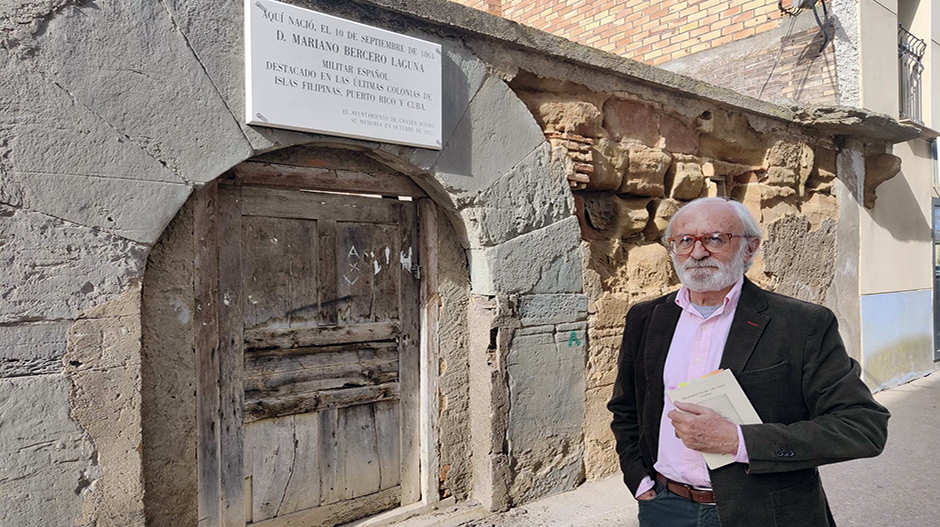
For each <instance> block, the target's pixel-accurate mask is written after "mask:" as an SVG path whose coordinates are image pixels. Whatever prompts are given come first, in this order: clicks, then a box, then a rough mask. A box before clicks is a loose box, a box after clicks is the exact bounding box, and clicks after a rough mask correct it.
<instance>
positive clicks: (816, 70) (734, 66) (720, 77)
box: [667, 26, 838, 105]
mask: <svg viewBox="0 0 940 527" xmlns="http://www.w3.org/2000/svg"><path fill="white" fill-rule="evenodd" d="M830 35H832V31H831V30H830ZM780 42H781V41H780V40H774V41H773V42H772V44H773V45H771V46H770V47H766V48H763V49H760V48H756V49H753V48H752V49H749V50H747V51H745V52H742V53H725V54H722V55H721V56H712V55H713V54H711V53H703V54H702V55H701V57H698V56H697V57H696V58H697V59H698V60H696V61H694V62H692V61H687V62H688V64H685V65H684V66H683V67H681V68H680V67H675V66H672V65H667V67H668V69H671V70H673V71H676V72H678V73H682V74H683V75H689V76H690V77H694V78H696V79H699V80H703V81H705V82H708V83H711V84H715V85H716V86H722V87H725V88H729V89H732V90H734V91H736V92H739V93H743V94H745V95H750V96H751V97H758V98H761V99H765V100H770V101H774V102H779V103H782V104H786V103H789V102H798V103H803V104H815V105H837V104H838V92H837V88H838V84H837V82H836V57H835V51H834V50H833V47H832V45H831V44H830V45H828V46H826V49H825V50H824V51H823V52H822V53H820V51H819V46H820V45H821V44H822V42H823V35H822V33H821V32H820V31H819V28H817V27H815V26H813V27H812V28H810V29H806V30H803V31H798V32H794V33H793V34H792V35H791V36H790V38H789V39H787V40H786V44H785V45H784V46H783V50H782V52H781V50H780V45H781V44H780ZM778 54H779V55H780V60H779V62H778V63H777V67H776V68H774V62H775V61H777V55H778ZM716 55H717V54H716ZM771 70H772V71H773V76H772V77H771V76H770V74H771ZM768 77H769V80H768ZM765 82H766V87H764V83H765ZM762 89H763V93H762V92H761V90H762Z"/></svg>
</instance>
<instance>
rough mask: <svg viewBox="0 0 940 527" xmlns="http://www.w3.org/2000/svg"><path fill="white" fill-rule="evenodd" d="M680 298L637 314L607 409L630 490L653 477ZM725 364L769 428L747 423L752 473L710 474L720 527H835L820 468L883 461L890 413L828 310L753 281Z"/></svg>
mask: <svg viewBox="0 0 940 527" xmlns="http://www.w3.org/2000/svg"><path fill="white" fill-rule="evenodd" d="M675 299H676V293H672V294H669V295H666V296H663V297H660V298H657V299H655V300H650V301H647V302H643V303H640V304H637V305H636V306H634V307H633V308H632V309H630V311H629V313H627V320H626V325H625V328H624V333H623V343H622V344H621V347H620V357H619V362H618V372H617V380H616V383H615V384H614V394H613V397H612V398H611V400H610V403H609V404H608V405H607V407H608V408H609V409H610V411H611V412H613V414H614V420H613V423H612V424H611V428H612V429H613V431H614V436H615V438H616V440H617V453H618V454H619V456H620V468H621V469H622V470H623V479H624V482H625V483H626V484H627V486H628V487H629V488H630V491H631V492H632V493H634V494H635V493H636V490H637V487H638V486H639V484H640V482H641V481H642V479H643V477H644V476H650V475H652V473H653V464H654V463H656V456H657V452H658V444H659V424H660V418H661V416H662V413H663V396H664V392H663V368H664V365H665V363H666V354H667V353H668V351H669V345H670V343H671V341H672V335H673V332H674V331H675V328H676V324H677V323H678V320H679V315H680V314H681V312H682V308H680V307H679V306H678V305H676V302H675ZM721 367H722V368H725V369H729V370H731V371H732V372H733V373H734V375H735V377H736V378H737V379H738V382H739V383H740V384H741V387H742V388H743V389H744V392H745V393H746V394H747V396H748V398H749V399H750V400H751V403H752V404H753V405H754V408H755V410H757V413H758V414H759V415H760V417H761V421H762V422H763V423H764V424H759V425H745V426H742V427H741V429H742V433H743V435H744V444H745V446H746V447H747V453H748V458H749V459H750V464H743V463H732V464H730V465H727V466H725V467H722V468H719V469H717V470H711V471H710V475H711V481H712V487H713V488H714V491H715V501H716V502H717V505H718V514H719V516H720V517H721V524H722V527H755V526H759V527H765V526H777V527H795V526H799V527H817V526H819V527H823V526H834V525H835V523H834V521H833V520H832V514H831V513H830V511H829V505H828V503H827V502H826V495H825V493H824V492H823V489H822V484H821V482H820V479H819V472H818V471H817V469H816V467H818V466H819V465H824V464H826V463H835V462H838V461H846V460H849V459H855V458H861V457H872V456H876V455H878V454H880V453H881V451H882V449H883V448H884V445H885V441H886V439H887V434H888V429H887V426H888V417H890V414H889V413H888V411H887V410H886V409H885V408H884V407H883V406H881V405H880V404H878V403H877V402H875V400H874V399H873V398H872V396H871V392H870V391H869V389H868V387H867V386H865V384H864V383H863V382H862V381H861V379H860V378H859V374H860V371H861V369H860V367H859V365H858V362H856V361H855V360H853V359H852V358H850V357H849V356H848V355H847V354H846V352H845V347H844V346H843V345H842V339H841V338H840V337H839V330H838V326H837V323H836V318H835V315H833V313H832V311H830V310H829V309H827V308H825V307H822V306H819V305H816V304H810V303H806V302H802V301H800V300H796V299H793V298H790V297H786V296H782V295H778V294H775V293H771V292H769V291H764V290H762V289H760V288H759V287H757V286H756V285H754V284H753V283H751V282H750V281H749V280H747V279H745V280H744V286H743V289H742V291H741V297H740V299H739V301H738V307H737V311H736V312H735V314H734V320H733V321H732V323H731V331H730V333H729V334H728V342H727V344H726V345H725V349H724V353H723V355H722V359H721Z"/></svg>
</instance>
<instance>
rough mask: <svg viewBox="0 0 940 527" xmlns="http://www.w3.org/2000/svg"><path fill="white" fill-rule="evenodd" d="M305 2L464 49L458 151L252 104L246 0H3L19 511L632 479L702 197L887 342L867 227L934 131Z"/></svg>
mask: <svg viewBox="0 0 940 527" xmlns="http://www.w3.org/2000/svg"><path fill="white" fill-rule="evenodd" d="M258 3H260V2H258ZM246 5H247V6H248V7H247V8H248V9H254V8H256V5H255V3H254V2H252V3H246ZM296 5H299V6H301V7H306V8H309V9H313V10H316V11H318V12H322V13H325V14H329V15H334V16H337V17H342V18H345V19H347V20H352V21H356V22H361V23H364V24H368V25H371V26H375V27H379V28H383V29H387V30H390V31H394V32H398V33H403V34H406V35H409V36H413V37H416V38H421V39H424V40H428V41H432V42H435V43H438V44H440V45H441V47H442V58H441V60H442V68H443V73H442V84H443V87H444V89H443V92H444V98H443V100H442V101H440V103H441V104H442V112H443V120H442V137H443V148H442V149H441V150H428V149H420V148H412V147H403V146H397V145H391V144H387V143H380V142H375V141H366V140H359V139H348V138H341V137H333V136H328V135H321V134H310V133H301V132H291V131H283V130H275V129H272V128H267V127H256V126H248V125H246V124H244V115H243V114H244V105H245V94H244V87H243V81H244V52H243V24H244V11H243V10H244V9H245V7H244V6H242V5H240V4H238V3H221V4H220V3H218V2H209V1H202V0H200V1H196V2H185V3H183V2H172V1H169V2H164V3H154V2H143V1H136V0H135V1H131V2H127V1H121V2H110V1H100V2H95V3H84V2H69V1H61V2H53V3H51V4H50V3H42V4H39V3H34V2H19V3H16V4H15V5H12V4H11V5H10V6H4V7H2V8H0V31H2V34H0V35H2V38H0V43H2V44H0V53H2V54H3V56H4V59H5V60H3V61H2V62H0V68H2V69H3V75H0V109H2V110H0V134H2V135H0V182H2V183H0V259H2V261H3V262H4V266H3V267H2V268H0V284H2V291H3V296H2V298H3V301H2V302H0V525H15V526H17V527H32V526H36V527H40V526H42V527H45V526H48V525H57V526H58V525H77V526H83V527H84V526H99V527H100V526H106V525H115V526H122V527H126V526H138V525H139V526H143V525H147V526H174V527H175V526H181V525H185V526H197V525H198V526H199V527H204V526H226V527H227V526H239V527H241V526H243V525H259V526H265V527H274V526H280V525H311V526H312V525H335V524H341V523H345V522H348V521H352V520H355V519H358V518H362V517H367V516H372V515H375V514H379V513H382V512H383V511H386V510H388V511H389V512H386V513H385V514H387V515H388V516H385V517H384V520H383V521H393V520H394V519H395V518H401V517H403V516H407V515H412V514H417V513H420V512H422V511H427V510H430V509H431V508H433V507H439V506H441V505H442V504H447V503H452V502H453V501H455V500H466V499H473V500H475V501H476V502H477V503H479V504H481V506H482V507H484V508H485V509H488V510H505V509H506V508H508V507H510V506H514V505H519V504H522V503H526V502H528V501H531V500H534V499H536V498H538V497H541V496H545V495H548V494H552V493H556V492H562V491H565V490H569V489H571V488H574V487H575V486H577V485H579V484H580V483H581V482H582V481H584V479H585V478H590V477H597V476H600V475H604V474H608V473H610V472H612V471H614V470H616V465H617V463H616V454H615V452H614V450H613V440H612V436H611V434H610V431H609V429H608V426H607V425H608V422H609V415H608V413H607V411H606V409H605V406H604V405H605V403H606V401H607V399H608V398H609V394H610V389H611V385H612V383H613V376H614V373H615V372H614V370H615V365H616V354H617V350H618V346H619V338H620V331H621V328H622V324H623V320H624V316H625V314H626V311H627V310H628V309H629V307H630V306H631V305H633V304H634V303H636V302H638V301H642V300H644V299H648V298H651V297H653V296H657V295H660V294H662V293H663V292H666V291H669V290H671V289H674V288H675V287H676V286H677V279H676V277H675V276H674V274H673V273H672V271H671V267H670V262H669V257H668V254H667V252H666V250H665V248H664V247H663V245H662V244H661V243H660V242H659V236H660V233H661V232H662V229H663V228H664V226H665V222H667V221H668V219H669V218H670V217H671V215H672V214H673V213H674V212H675V211H676V210H677V208H678V207H679V206H681V205H682V204H683V203H684V202H687V201H689V200H691V199H694V198H697V197H700V196H718V195H722V196H730V197H734V198H736V199H740V200H741V201H742V202H743V203H745V204H746V205H747V206H748V207H749V208H750V210H751V211H752V212H753V213H754V214H755V216H756V217H758V218H759V219H760V221H761V224H762V226H763V227H764V228H765V230H766V233H767V236H766V241H765V245H764V247H765V248H764V251H763V253H762V257H761V260H760V261H759V262H757V263H756V264H755V265H754V267H753V268H752V270H751V271H750V276H751V277H752V279H754V280H755V281H757V282H759V283H761V284H762V285H763V286H765V287H768V288H771V289H775V290H777V291H780V292H783V293H786V294H791V295H794V296H798V297H800V298H803V299H806V300H810V301H814V302H819V303H824V304H826V305H828V306H830V307H832V308H833V309H834V310H835V311H836V313H837V314H838V316H839V319H840V323H841V324H842V327H843V330H844V331H845V332H846V334H847V335H849V337H848V338H847V342H848V343H849V349H850V352H851V353H852V354H853V355H855V356H856V357H860V358H862V359H863V361H864V360H865V358H864V356H860V350H861V349H862V348H860V347H859V345H858V342H859V341H861V340H863V339H864V331H865V330H864V329H863V327H862V326H861V325H860V324H861V321H862V320H863V319H862V318H861V317H862V314H863V313H865V312H866V311H865V310H866V309H867V307H866V305H865V302H866V300H865V297H862V298H861V299H860V298H859V294H860V291H862V290H861V289H860V287H861V286H860V282H859V267H860V265H862V264H863V263H864V262H866V260H865V258H866V257H867V256H866V255H868V253H866V252H865V251H866V250H868V249H866V246H864V245H863V244H862V243H860V233H861V232H862V227H861V226H862V225H863V224H864V222H865V221H866V216H865V215H866V214H868V213H869V211H874V210H878V209H876V208H875V209H873V208H871V202H872V201H874V200H875V199H876V198H877V203H878V204H881V203H884V202H885V201H889V200H890V199H891V198H886V196H887V195H886V194H884V190H883V189H884V188H886V186H888V185H890V184H892V183H895V182H897V181H906V179H905V178H906V177H907V176H903V177H902V176H898V173H899V170H902V169H901V168H900V167H899V165H898V162H897V158H896V156H894V155H892V154H890V153H889V151H890V150H891V149H892V148H895V149H897V148H900V147H895V146H893V145H895V144H898V143H903V142H905V141H909V140H911V139H912V138H914V137H915V136H918V135H919V134H920V133H921V131H920V128H918V127H915V126H911V125H906V124H902V123H899V122H897V121H896V120H894V119H891V118H885V117H884V116H882V115H879V114H873V113H870V112H867V111H864V110H858V109H845V108H811V107H807V108H800V107H797V108H793V107H788V106H782V105H778V104H774V103H772V102H766V101H760V100H757V99H753V98H749V97H746V96H743V95H741V94H739V93H736V92H734V91H731V90H728V89H724V88H721V87H716V86H713V85H710V84H707V83H703V82H694V81H691V80H690V79H688V78H687V77H683V76H680V75H677V74H675V73H672V72H669V71H664V70H661V69H657V68H654V67H651V66H649V65H645V64H642V63H638V62H635V61H632V60H630V59H626V58H622V57H616V56H612V55H609V54H607V53H604V52H602V51H599V50H596V49H593V48H590V47H585V46H581V45H578V44H574V43H571V42H569V41H566V40H564V39H562V38H559V37H556V36H552V35H549V34H546V33H543V32H541V31H538V30H535V29H532V28H528V27H523V26H520V25H518V24H513V23H511V22H509V21H506V20H504V19H501V18H498V17H494V16H491V15H488V14H485V13H481V12H479V11H477V10H472V9H469V8H467V7H464V6H459V5H457V4H454V3H450V2H446V1H443V0H441V1H430V2H429V1H428V0H405V1H401V0H395V1H391V0H355V1H350V2H342V3H337V2H333V1H328V0H305V1H302V2H296ZM285 89H287V88H285ZM895 151H896V150H895ZM902 173H903V170H902ZM892 178H893V179H892ZM359 194H365V195H366V196H361V195H359ZM877 206H878V205H876V207H877ZM873 223H877V222H874V220H873ZM877 225H878V226H881V225H882V224H880V223H879V224H877ZM885 229H887V232H888V233H892V232H895V231H891V230H890V228H887V227H885ZM870 230H871V231H874V230H875V227H874V226H872V227H871V228H870ZM914 242H916V243H912V244H911V246H912V247H914V246H916V247H918V248H919V247H921V240H914ZM354 249H355V250H354ZM364 271H365V272H364ZM898 276H899V278H898V280H900V279H901V278H903V277H902V276H901V275H900V274H899V275H898ZM879 284H880V285H879ZM916 284H919V282H916ZM916 284H915V285H916ZM871 287H872V288H874V289H873V290H871V291H870V290H868V289H865V290H863V292H871V293H873V295H874V293H879V294H880V292H881V291H882V289H884V288H886V287H887V288H892V289H891V291H894V289H893V288H895V287H897V286H895V285H892V284H889V285H884V283H875V285H873V286H871ZM878 288H882V289H878ZM898 298H901V297H898ZM914 300H916V299H914ZM914 300H911V301H910V302H914ZM876 307H877V308H878V309H884V308H883V306H881V304H879V305H877V306H876ZM376 521H378V520H376Z"/></svg>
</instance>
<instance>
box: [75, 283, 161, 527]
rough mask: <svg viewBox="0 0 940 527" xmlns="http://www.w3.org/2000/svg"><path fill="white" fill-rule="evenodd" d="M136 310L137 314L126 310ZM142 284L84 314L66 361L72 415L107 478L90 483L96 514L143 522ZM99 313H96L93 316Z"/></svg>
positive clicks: (91, 518)
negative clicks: (95, 451) (91, 484)
mask: <svg viewBox="0 0 940 527" xmlns="http://www.w3.org/2000/svg"><path fill="white" fill-rule="evenodd" d="M128 311H132V312H133V314H132V315H122V314H121V313H126V312H128ZM139 313H140V288H139V287H132V288H129V289H128V290H127V291H126V292H124V293H123V294H122V295H120V296H119V297H117V298H115V299H113V300H110V301H109V302H107V303H106V305H102V306H97V307H95V308H94V309H92V310H89V311H88V312H86V313H83V314H82V318H80V319H79V320H78V321H76V322H75V324H73V325H72V327H71V328H70V330H69V342H68V347H67V349H66V353H65V356H64V357H63V363H64V365H65V371H66V373H67V374H68V375H69V377H70V379H71V381H72V390H71V392H70V394H69V402H70V415H71V416H72V418H73V419H75V420H76V421H77V422H78V423H79V424H80V425H81V427H82V428H83V429H84V430H85V431H86V432H87V434H88V436H89V438H90V439H91V441H92V442H93V443H94V445H95V447H96V450H97V461H98V463H99V464H100V466H101V470H102V473H101V479H100V480H99V481H98V482H97V484H96V485H95V486H93V487H90V488H89V494H90V495H91V499H93V500H94V501H95V505H96V507H95V510H94V512H86V515H88V518H87V520H86V521H88V523H90V524H92V525H94V524H95V523H94V522H95V518H96V517H103V518H109V519H111V520H113V521H114V522H115V524H117V525H127V526H129V527H143V524H144V522H143V519H144V518H143V516H144V514H143V513H144V508H143V481H142V480H141V472H142V459H141V453H140V451H139V449H140V448H141V441H142V437H141V397H140V393H141V319H140V315H139ZM90 317H94V318H90Z"/></svg>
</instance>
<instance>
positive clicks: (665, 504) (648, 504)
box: [637, 482, 721, 527]
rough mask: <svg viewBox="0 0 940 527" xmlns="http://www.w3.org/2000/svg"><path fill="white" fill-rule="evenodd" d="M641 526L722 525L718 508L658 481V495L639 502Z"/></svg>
mask: <svg viewBox="0 0 940 527" xmlns="http://www.w3.org/2000/svg"><path fill="white" fill-rule="evenodd" d="M639 508H640V512H639V514H638V515H637V516H638V518H639V520H640V527H721V522H720V521H718V508H717V507H715V506H714V505H703V504H701V503H695V502H693V501H689V500H687V499H685V498H683V497H681V496H676V495H675V494H673V493H671V492H669V491H668V490H666V487H665V486H664V485H662V484H661V483H659V482H657V483H656V497H655V498H653V499H651V500H646V501H642V500H641V501H640V502H639Z"/></svg>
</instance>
